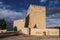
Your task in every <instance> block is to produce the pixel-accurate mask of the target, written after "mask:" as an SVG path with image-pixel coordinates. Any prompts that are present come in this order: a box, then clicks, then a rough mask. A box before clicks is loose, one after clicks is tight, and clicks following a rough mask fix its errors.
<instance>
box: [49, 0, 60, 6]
mask: <svg viewBox="0 0 60 40" xmlns="http://www.w3.org/2000/svg"><path fill="white" fill-rule="evenodd" d="M58 3H59V1H58V0H52V1H49V7H51V6H53V5H57V4H58Z"/></svg>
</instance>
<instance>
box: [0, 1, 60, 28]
mask: <svg viewBox="0 0 60 40" xmlns="http://www.w3.org/2000/svg"><path fill="white" fill-rule="evenodd" d="M59 2H60V0H0V19H3V18H4V19H6V20H7V21H13V20H17V19H22V18H25V17H26V14H27V9H28V7H29V5H30V4H35V5H40V6H45V7H46V19H47V20H46V24H47V27H54V26H59V25H60V3H59Z"/></svg>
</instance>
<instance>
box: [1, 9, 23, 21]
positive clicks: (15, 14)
mask: <svg viewBox="0 0 60 40" xmlns="http://www.w3.org/2000/svg"><path fill="white" fill-rule="evenodd" d="M22 16H24V15H23V12H16V11H11V10H8V9H5V8H4V9H0V17H2V18H6V17H8V18H10V19H12V20H14V19H17V18H19V17H22Z"/></svg>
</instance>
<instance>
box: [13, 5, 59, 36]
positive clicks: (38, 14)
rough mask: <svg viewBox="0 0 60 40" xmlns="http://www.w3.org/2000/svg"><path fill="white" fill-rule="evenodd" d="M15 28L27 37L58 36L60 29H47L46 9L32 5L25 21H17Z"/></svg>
mask: <svg viewBox="0 0 60 40" xmlns="http://www.w3.org/2000/svg"><path fill="white" fill-rule="evenodd" d="M13 25H14V27H15V26H16V27H17V31H21V32H22V33H24V34H27V35H37V36H44V35H46V36H49V35H50V36H58V35H59V29H51V28H50V29H47V28H46V7H45V6H38V5H30V6H29V8H28V11H27V17H26V18H25V19H20V20H15V21H14V24H13Z"/></svg>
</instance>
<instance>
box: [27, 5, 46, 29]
mask: <svg viewBox="0 0 60 40" xmlns="http://www.w3.org/2000/svg"><path fill="white" fill-rule="evenodd" d="M28 14H29V17H30V18H29V28H34V26H36V28H39V29H44V28H46V9H45V7H44V6H38V5H30V7H29V9H28Z"/></svg>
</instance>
